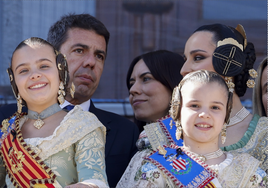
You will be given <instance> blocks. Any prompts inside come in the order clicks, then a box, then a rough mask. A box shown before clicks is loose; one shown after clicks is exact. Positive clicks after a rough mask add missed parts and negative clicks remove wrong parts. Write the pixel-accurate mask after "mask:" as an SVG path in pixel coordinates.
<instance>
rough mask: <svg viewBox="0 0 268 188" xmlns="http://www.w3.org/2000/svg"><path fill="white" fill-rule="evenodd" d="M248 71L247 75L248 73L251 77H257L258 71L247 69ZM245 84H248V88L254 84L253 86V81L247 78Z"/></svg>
mask: <svg viewBox="0 0 268 188" xmlns="http://www.w3.org/2000/svg"><path fill="white" fill-rule="evenodd" d="M248 73H249V75H250V76H251V77H252V78H257V77H258V73H257V72H256V71H255V70H254V69H249V71H248ZM247 86H248V88H254V86H255V81H254V80H251V79H249V80H248V81H247Z"/></svg>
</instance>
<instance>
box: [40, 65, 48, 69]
mask: <svg viewBox="0 0 268 188" xmlns="http://www.w3.org/2000/svg"><path fill="white" fill-rule="evenodd" d="M48 67H49V66H48V65H41V67H40V68H41V69H44V68H48Z"/></svg>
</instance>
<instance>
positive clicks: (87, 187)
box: [65, 183, 99, 188]
mask: <svg viewBox="0 0 268 188" xmlns="http://www.w3.org/2000/svg"><path fill="white" fill-rule="evenodd" d="M65 188H99V187H98V186H97V185H95V184H94V183H89V184H83V183H76V184H72V185H68V186H66V187H65Z"/></svg>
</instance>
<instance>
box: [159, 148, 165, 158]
mask: <svg viewBox="0 0 268 188" xmlns="http://www.w3.org/2000/svg"><path fill="white" fill-rule="evenodd" d="M158 152H159V154H161V155H164V157H166V153H167V150H165V148H163V147H162V146H158Z"/></svg>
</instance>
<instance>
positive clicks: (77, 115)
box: [63, 105, 103, 126]
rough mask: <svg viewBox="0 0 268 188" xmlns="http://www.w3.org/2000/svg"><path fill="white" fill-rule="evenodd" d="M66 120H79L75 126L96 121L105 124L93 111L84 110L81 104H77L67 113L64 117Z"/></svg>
mask: <svg viewBox="0 0 268 188" xmlns="http://www.w3.org/2000/svg"><path fill="white" fill-rule="evenodd" d="M64 121H68V122H77V124H76V125H73V126H78V125H80V124H85V123H86V124H88V123H95V124H97V125H98V126H103V125H102V123H101V122H100V121H99V120H98V118H97V117H96V116H95V115H94V114H93V113H91V112H88V111H83V109H82V108H81V106H79V105H76V106H75V107H74V108H73V109H72V110H71V111H69V112H68V113H67V115H66V116H65V118H64V119H63V122H64Z"/></svg>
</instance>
